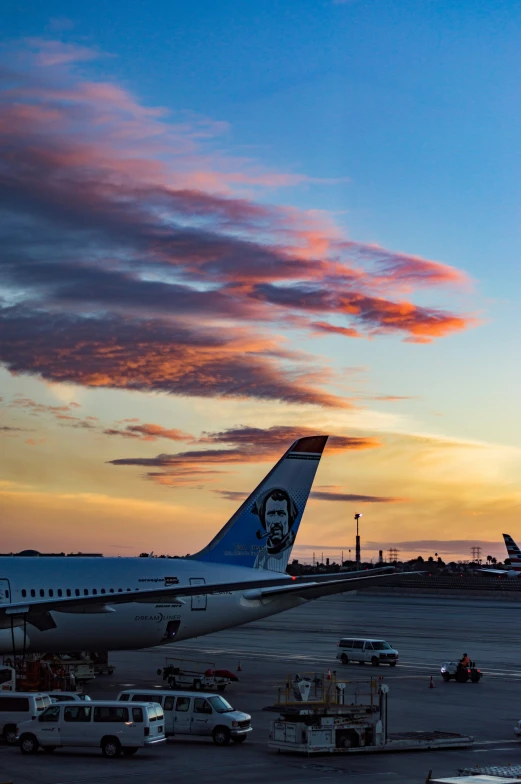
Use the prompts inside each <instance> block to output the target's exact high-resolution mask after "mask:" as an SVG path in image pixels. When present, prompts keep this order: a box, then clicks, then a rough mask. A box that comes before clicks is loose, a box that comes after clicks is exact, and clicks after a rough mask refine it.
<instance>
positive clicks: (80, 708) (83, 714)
mask: <svg viewBox="0 0 521 784" xmlns="http://www.w3.org/2000/svg"><path fill="white" fill-rule="evenodd" d="M91 710H92V708H91V707H87V706H86V705H70V706H69V707H68V708H64V711H63V718H64V721H90V715H91Z"/></svg>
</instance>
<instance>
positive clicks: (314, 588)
mask: <svg viewBox="0 0 521 784" xmlns="http://www.w3.org/2000/svg"><path fill="white" fill-rule="evenodd" d="M357 574H360V572H358V573H357ZM416 574H422V572H407V575H406V576H410V575H416ZM396 576H398V575H393V574H385V573H383V574H375V575H373V574H371V575H370V576H368V575H367V574H366V575H365V576H364V577H362V576H359V577H351V578H350V579H336V580H331V579H330V580H327V581H323V582H314V581H309V580H308V582H305V583H300V584H296V585H295V584H293V585H279V586H275V587H273V588H253V589H251V590H248V591H244V593H243V596H244V598H245V599H269V598H278V597H279V596H286V595H289V594H292V595H294V596H300V597H302V599H306V600H308V601H309V600H311V599H319V598H320V597H321V596H330V595H332V594H335V593H344V592H346V591H356V590H357V589H358V588H364V587H367V583H368V582H373V581H375V580H377V581H378V583H379V584H380V585H382V584H385V580H389V581H390V582H392V580H393V577H396ZM399 576H400V577H403V576H404V575H403V574H400V575H399Z"/></svg>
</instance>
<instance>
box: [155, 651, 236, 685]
mask: <svg viewBox="0 0 521 784" xmlns="http://www.w3.org/2000/svg"><path fill="white" fill-rule="evenodd" d="M157 674H158V675H161V676H162V677H163V680H164V681H167V683H168V685H169V687H170V688H171V689H194V690H195V691H203V690H204V691H211V690H212V689H217V690H218V691H224V690H225V689H226V687H227V686H229V684H230V683H232V681H238V680H239V679H238V677H237V676H236V675H234V673H233V672H230V670H219V669H216V667H215V663H214V662H207V661H197V660H195V659H174V658H172V657H167V659H166V665H165V667H163V668H162V669H159V670H158V671H157Z"/></svg>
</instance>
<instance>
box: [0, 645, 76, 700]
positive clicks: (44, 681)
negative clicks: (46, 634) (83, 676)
mask: <svg viewBox="0 0 521 784" xmlns="http://www.w3.org/2000/svg"><path fill="white" fill-rule="evenodd" d="M5 670H11V671H14V683H13V679H12V676H11V678H10V680H9V681H8V682H6V683H5V684H2V685H0V689H1V690H2V691H6V690H9V689H8V688H7V687H8V686H9V688H12V690H13V691H14V690H16V691H42V692H49V691H54V690H60V691H75V690H76V678H75V676H74V673H71V671H70V668H69V667H68V666H67V665H66V664H64V663H63V662H62V660H61V658H60V657H58V656H54V655H53V656H52V658H49V659H45V658H44V657H43V656H42V655H41V654H36V653H32V654H26V656H25V657H21V656H20V657H18V656H17V657H16V658H15V659H14V660H13V659H12V658H11V657H9V656H4V666H3V668H2V672H4V671H5ZM6 677H7V673H6Z"/></svg>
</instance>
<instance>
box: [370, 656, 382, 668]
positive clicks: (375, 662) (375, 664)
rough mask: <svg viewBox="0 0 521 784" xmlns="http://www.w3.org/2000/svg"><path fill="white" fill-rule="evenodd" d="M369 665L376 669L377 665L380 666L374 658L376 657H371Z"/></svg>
mask: <svg viewBox="0 0 521 784" xmlns="http://www.w3.org/2000/svg"><path fill="white" fill-rule="evenodd" d="M371 664H372V665H373V667H378V665H379V664H380V662H379V661H378V659H377V658H376V656H373V657H372V658H371Z"/></svg>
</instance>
